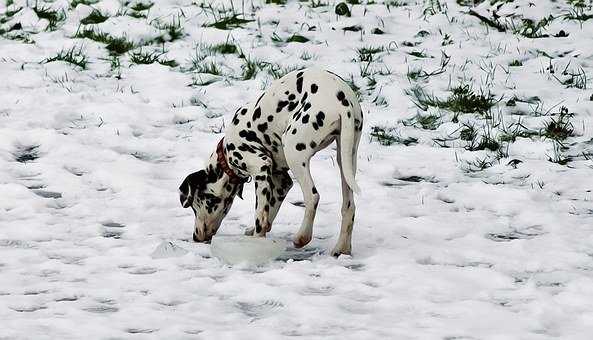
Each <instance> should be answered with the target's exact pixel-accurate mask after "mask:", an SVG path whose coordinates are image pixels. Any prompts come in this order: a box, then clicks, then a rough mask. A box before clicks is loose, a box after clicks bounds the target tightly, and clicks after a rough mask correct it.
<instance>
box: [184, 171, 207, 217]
mask: <svg viewBox="0 0 593 340" xmlns="http://www.w3.org/2000/svg"><path fill="white" fill-rule="evenodd" d="M206 177H207V175H206V171H204V170H200V171H197V172H194V173H192V174H189V175H188V176H187V177H185V179H184V180H183V182H182V183H181V185H180V186H179V201H180V202H181V206H182V207H184V208H189V207H190V206H191V205H192V203H193V201H194V197H195V195H196V192H198V191H203V190H205V189H206Z"/></svg>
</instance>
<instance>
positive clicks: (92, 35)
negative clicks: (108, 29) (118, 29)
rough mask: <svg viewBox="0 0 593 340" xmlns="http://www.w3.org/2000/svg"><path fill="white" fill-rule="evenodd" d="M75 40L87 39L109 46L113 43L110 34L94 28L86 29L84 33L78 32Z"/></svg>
mask: <svg viewBox="0 0 593 340" xmlns="http://www.w3.org/2000/svg"><path fill="white" fill-rule="evenodd" d="M74 37H75V38H86V39H90V40H93V41H96V42H100V43H104V44H108V43H109V42H110V41H111V37H110V36H109V34H107V33H105V32H101V31H99V30H95V29H93V28H84V29H83V30H82V31H78V32H76V34H75V35H74Z"/></svg>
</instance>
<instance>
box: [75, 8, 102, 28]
mask: <svg viewBox="0 0 593 340" xmlns="http://www.w3.org/2000/svg"><path fill="white" fill-rule="evenodd" d="M107 19H109V17H108V16H106V15H104V14H103V13H101V11H99V10H97V9H94V10H93V11H92V12H91V14H89V15H88V16H87V17H85V18H84V19H82V20H80V23H81V24H83V25H91V24H100V23H102V22H105V21H106V20H107Z"/></svg>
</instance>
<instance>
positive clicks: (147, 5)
mask: <svg viewBox="0 0 593 340" xmlns="http://www.w3.org/2000/svg"><path fill="white" fill-rule="evenodd" d="M152 6H154V3H153V2H137V3H135V4H134V5H132V7H130V8H131V9H132V10H134V11H136V12H142V11H147V10H149V9H151V8H152Z"/></svg>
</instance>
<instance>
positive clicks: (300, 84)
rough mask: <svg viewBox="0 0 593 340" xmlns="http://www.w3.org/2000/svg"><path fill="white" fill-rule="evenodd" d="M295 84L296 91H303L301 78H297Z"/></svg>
mask: <svg viewBox="0 0 593 340" xmlns="http://www.w3.org/2000/svg"><path fill="white" fill-rule="evenodd" d="M296 85H297V91H298V92H299V93H301V92H303V78H297V82H296Z"/></svg>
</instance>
